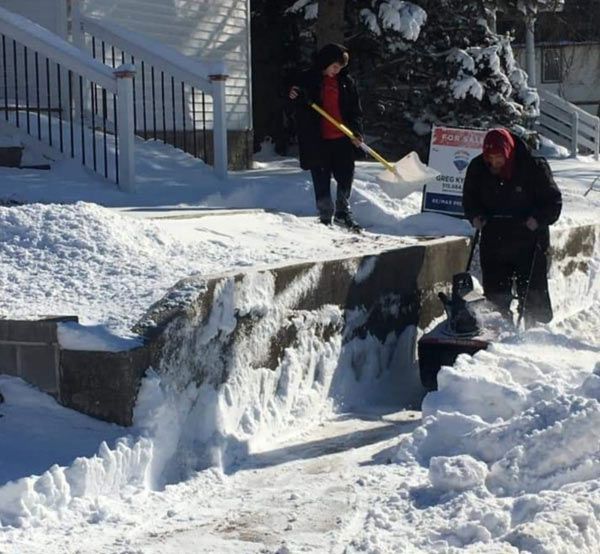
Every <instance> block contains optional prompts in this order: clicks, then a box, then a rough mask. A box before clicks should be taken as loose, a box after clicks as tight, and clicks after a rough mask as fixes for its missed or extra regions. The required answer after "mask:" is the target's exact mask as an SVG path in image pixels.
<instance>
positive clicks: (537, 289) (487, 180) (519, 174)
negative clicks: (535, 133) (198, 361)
mask: <svg viewBox="0 0 600 554" xmlns="http://www.w3.org/2000/svg"><path fill="white" fill-rule="evenodd" d="M462 200H463V208H464V212H465V216H466V217H467V218H468V219H469V220H470V221H471V223H472V224H473V226H474V227H475V228H476V229H478V230H479V231H481V243H480V260H481V273H482V278H483V291H484V294H485V296H486V297H487V299H488V300H490V301H491V302H492V303H494V304H495V305H496V306H497V307H498V309H499V311H500V312H501V313H502V314H503V315H504V316H505V317H507V318H508V319H509V320H511V321H512V314H511V312H510V304H511V301H512V299H513V296H512V286H513V279H514V280H515V283H516V291H517V298H518V300H519V321H520V320H521V318H522V317H523V316H524V317H525V325H526V326H530V325H532V324H534V323H536V322H539V323H547V322H549V321H550V320H551V319H552V304H551V301H550V295H549V293H548V279H547V267H548V261H547V253H548V249H549V246H550V233H549V230H548V226H549V225H552V224H553V223H554V222H555V221H556V220H557V219H558V217H559V215H560V212H561V208H562V197H561V193H560V190H559V189H558V187H557V186H556V183H555V181H554V178H553V176H552V172H551V170H550V166H549V165H548V163H547V162H546V160H545V159H543V158H535V157H533V155H532V154H531V152H530V150H529V149H528V148H527V146H526V145H525V143H524V142H523V141H522V140H521V139H519V138H518V137H517V136H515V135H514V134H512V133H511V132H509V131H508V130H507V129H503V128H500V129H492V130H490V131H489V132H488V133H487V134H486V136H485V138H484V141H483V153H482V154H481V155H479V156H477V157H475V158H474V159H473V160H472V161H471V163H470V164H469V167H468V168H467V173H466V177H465V182H464V186H463V198H462Z"/></svg>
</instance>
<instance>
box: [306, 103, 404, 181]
mask: <svg viewBox="0 0 600 554" xmlns="http://www.w3.org/2000/svg"><path fill="white" fill-rule="evenodd" d="M310 107H311V108H312V109H313V110H315V111H316V112H318V113H320V114H321V115H322V116H323V117H324V118H325V119H326V120H327V121H329V123H331V124H332V125H333V126H334V127H337V128H338V129H339V130H340V131H341V132H342V133H344V134H345V135H346V136H347V137H349V138H351V139H353V140H356V138H357V137H356V135H355V134H354V133H353V132H352V131H351V130H350V129H348V127H346V126H345V125H343V124H342V123H340V122H339V121H337V120H336V119H334V118H333V117H331V116H330V115H329V114H328V113H327V112H326V111H325V110H324V109H323V108H321V106H319V105H318V104H315V103H314V102H312V103H311V104H310ZM360 148H361V150H364V151H365V152H366V153H367V154H369V155H370V156H372V157H373V158H375V159H376V160H377V161H378V162H379V163H381V164H382V165H383V166H385V168H386V169H387V170H388V171H391V172H392V173H397V171H396V168H395V167H394V165H393V164H391V163H390V162H388V161H387V160H386V159H385V158H384V157H383V156H381V155H380V154H378V153H377V152H375V150H373V149H372V148H371V147H370V146H368V145H367V144H365V143H364V142H362V143H361V145H360Z"/></svg>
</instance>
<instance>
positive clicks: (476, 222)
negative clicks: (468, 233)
mask: <svg viewBox="0 0 600 554" xmlns="http://www.w3.org/2000/svg"><path fill="white" fill-rule="evenodd" d="M486 223H487V219H486V218H485V217H483V216H481V215H477V216H475V217H474V218H473V227H475V229H477V230H478V231H481V230H482V229H483V227H484V226H485V224H486Z"/></svg>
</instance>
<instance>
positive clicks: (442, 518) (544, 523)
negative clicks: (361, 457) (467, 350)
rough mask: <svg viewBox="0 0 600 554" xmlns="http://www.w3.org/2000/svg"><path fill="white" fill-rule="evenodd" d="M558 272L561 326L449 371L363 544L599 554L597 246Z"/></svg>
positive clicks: (400, 453) (429, 400)
mask: <svg viewBox="0 0 600 554" xmlns="http://www.w3.org/2000/svg"><path fill="white" fill-rule="evenodd" d="M577 273H580V275H579V276H578V275H577ZM561 275H562V274H559V272H558V271H555V273H554V274H553V279H552V281H551V285H552V287H553V289H554V298H555V299H556V298H557V296H558V293H556V288H557V285H559V289H560V291H561V294H567V295H571V298H570V299H567V300H565V299H561V301H559V302H557V304H558V306H559V308H557V306H556V305H555V310H556V311H557V313H558V317H557V318H556V320H555V322H553V323H552V324H550V325H547V326H541V327H537V328H535V329H531V330H530V331H528V332H526V333H524V334H523V335H522V336H517V337H512V338H509V339H506V340H504V341H503V342H502V343H498V344H494V345H492V346H490V347H489V348H488V349H487V350H486V351H482V352H479V353H478V354H477V355H475V356H474V357H469V356H460V357H459V358H458V360H457V362H456V363H455V365H454V366H453V367H444V368H442V370H441V371H440V373H439V374H438V386H439V390H438V391H436V392H432V393H430V394H428V395H427V396H426V398H425V400H424V402H423V405H422V409H423V417H424V419H423V425H422V426H420V427H419V428H417V429H416V430H415V431H414V432H413V433H412V434H411V435H410V436H408V437H406V438H404V439H402V440H401V444H400V447H399V448H398V450H397V453H396V462H397V463H398V464H399V465H398V466H397V468H398V472H399V473H400V475H401V476H403V478H401V479H399V480H398V482H397V483H396V485H395V487H396V490H394V492H393V493H390V494H388V495H387V496H386V495H384V496H382V497H380V498H379V499H378V500H377V503H378V505H379V506H380V507H379V508H378V509H376V510H374V511H371V512H370V513H369V514H367V517H366V521H365V527H364V532H365V533H366V534H365V535H362V534H361V535H359V536H362V537H363V542H362V543H360V544H361V545H362V546H363V547H365V545H367V546H368V547H370V548H374V546H375V544H376V545H377V547H378V548H379V549H380V551H383V552H387V551H392V550H393V548H394V545H397V544H398V542H397V541H398V540H399V539H398V537H403V539H404V540H408V543H409V544H411V545H412V546H413V547H414V548H421V549H424V550H425V551H440V552H442V551H443V552H451V551H454V550H452V549H453V548H454V549H468V551H469V552H513V551H514V552H517V551H522V550H526V551H529V552H533V553H536V554H537V553H539V554H541V553H550V552H556V551H562V552H575V551H580V552H590V553H591V552H595V551H597V545H598V544H599V543H600V510H599V509H598V506H600V487H599V486H598V483H599V482H600V431H599V429H600V337H599V336H598V334H597V329H598V328H599V327H600V279H599V276H600V255H599V252H598V250H597V249H596V251H595V252H594V253H593V254H592V260H591V263H590V264H589V265H587V271H585V272H584V271H579V270H575V271H574V272H573V273H571V274H569V275H567V276H564V275H562V276H561ZM561 279H562V281H564V283H559V281H560V280H561ZM572 282H573V283H574V286H573V288H572V289H569V284H570V283H572ZM560 306H562V307H560ZM575 309H578V310H580V311H578V312H576V314H575V315H570V314H571V313H572V312H571V310H575ZM448 521H452V524H451V525H448ZM410 522H412V523H413V525H412V526H411V525H410ZM374 530H376V532H374ZM375 535H377V537H378V538H377V541H376V542H373V541H371V540H370V539H369V538H368V537H369V536H375ZM357 544H358V543H357ZM386 548H387V550H386ZM359 550H360V549H359Z"/></svg>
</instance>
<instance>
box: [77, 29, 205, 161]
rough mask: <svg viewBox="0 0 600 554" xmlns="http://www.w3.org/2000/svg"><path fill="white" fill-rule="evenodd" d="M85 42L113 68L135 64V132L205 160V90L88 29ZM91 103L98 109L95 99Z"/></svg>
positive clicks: (142, 136)
mask: <svg viewBox="0 0 600 554" xmlns="http://www.w3.org/2000/svg"><path fill="white" fill-rule="evenodd" d="M86 44H87V45H88V46H89V48H90V52H91V54H92V56H93V57H94V58H95V59H97V60H99V61H102V62H103V63H104V64H106V65H108V66H109V67H112V68H116V67H117V66H118V65H121V64H124V63H126V62H127V63H131V64H133V65H135V66H136V69H137V73H136V78H135V79H133V103H134V110H133V120H134V125H135V134H136V135H137V136H139V137H141V138H143V139H144V140H149V139H153V140H161V141H162V142H164V143H165V144H170V145H172V146H174V147H175V148H178V149H180V150H183V151H185V152H187V153H189V154H191V155H193V156H194V157H196V158H201V159H203V160H204V161H205V162H207V161H208V157H209V150H208V140H209V131H208V130H207V112H206V104H207V102H206V95H205V93H204V91H198V89H197V88H196V87H194V86H192V85H191V84H189V83H186V82H185V81H181V80H178V79H176V78H175V77H174V76H173V75H170V74H169V73H168V71H167V70H165V69H164V68H161V67H158V66H156V65H154V64H151V63H148V62H147V61H145V60H143V59H140V58H139V57H138V58H136V57H135V56H134V55H132V54H129V53H127V52H124V51H123V50H121V49H119V47H118V45H112V44H107V42H106V41H105V40H102V39H100V38H98V37H96V36H93V35H92V34H91V33H90V32H89V31H88V30H86ZM166 83H169V84H168V85H167V84H166ZM92 106H93V107H94V110H95V111H96V113H98V107H97V100H96V101H93V102H92Z"/></svg>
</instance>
